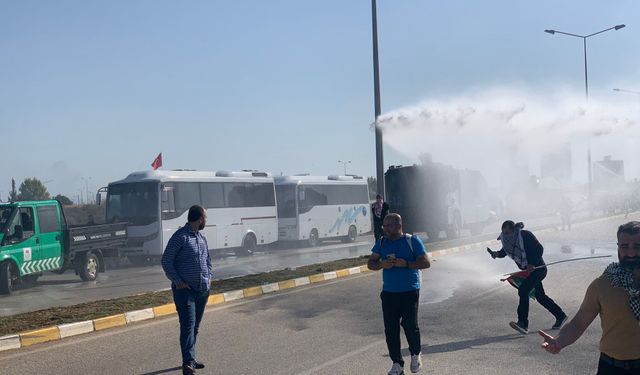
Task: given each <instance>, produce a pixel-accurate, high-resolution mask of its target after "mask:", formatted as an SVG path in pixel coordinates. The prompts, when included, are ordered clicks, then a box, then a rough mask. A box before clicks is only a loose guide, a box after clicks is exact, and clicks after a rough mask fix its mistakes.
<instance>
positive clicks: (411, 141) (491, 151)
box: [378, 89, 640, 186]
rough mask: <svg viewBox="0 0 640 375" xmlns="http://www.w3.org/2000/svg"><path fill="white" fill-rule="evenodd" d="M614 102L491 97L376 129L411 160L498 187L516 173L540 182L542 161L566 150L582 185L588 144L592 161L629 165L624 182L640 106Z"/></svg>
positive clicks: (436, 102)
mask: <svg viewBox="0 0 640 375" xmlns="http://www.w3.org/2000/svg"><path fill="white" fill-rule="evenodd" d="M612 97H613V98H612V99H611V100H603V99H598V98H592V99H590V100H589V101H588V102H587V101H586V100H585V97H584V93H582V94H580V93H571V92H567V91H563V92H556V93H554V94H549V93H548V92H547V93H545V94H544V95H543V94H537V93H532V92H528V91H525V90H517V89H490V90H483V91H476V92H473V93H467V94H461V95H457V96H452V97H448V98H438V99H428V100H425V101H423V102H421V103H419V104H416V105H413V106H409V107H405V108H400V109H397V110H394V111H391V112H388V113H385V114H383V115H382V116H381V117H380V118H379V120H378V123H379V125H380V127H381V129H382V131H383V134H384V141H385V143H386V144H387V145H388V146H391V147H392V148H394V149H395V150H397V151H398V152H400V153H401V154H403V155H404V156H406V157H407V158H409V159H411V160H416V161H417V160H418V159H419V157H420V155H421V154H424V153H428V154H430V155H431V156H432V157H433V160H434V161H437V162H442V163H445V164H450V165H453V166H455V167H458V168H468V169H476V170H480V171H481V172H482V173H483V174H484V175H485V177H486V178H487V179H488V180H489V182H490V184H491V185H493V186H497V184H498V182H499V180H500V179H501V178H504V175H505V173H504V171H505V170H508V169H509V168H513V166H514V165H518V166H524V168H528V169H529V173H530V174H532V175H537V176H539V175H540V171H539V160H540V157H541V156H542V155H544V154H548V153H553V152H556V151H557V150H558V149H560V148H562V147H567V146H568V145H569V146H570V147H571V150H572V151H571V152H572V160H573V162H572V163H573V168H572V169H573V175H574V176H573V177H574V178H573V179H574V180H578V181H581V182H582V183H584V182H585V181H586V175H587V164H586V150H587V144H588V143H589V142H590V143H591V145H592V149H593V161H596V160H600V159H601V158H602V157H603V156H604V155H612V156H613V157H614V159H616V158H617V159H624V160H625V163H626V164H627V167H626V170H627V171H628V172H630V173H627V177H629V176H631V177H637V176H638V174H640V173H638V172H640V163H638V162H636V161H635V158H634V154H635V153H636V150H637V149H638V147H640V146H639V143H640V142H639V141H638V140H640V127H639V126H638V125H639V124H638V123H639V122H640V121H639V117H640V116H639V115H640V98H638V97H624V96H622V95H612Z"/></svg>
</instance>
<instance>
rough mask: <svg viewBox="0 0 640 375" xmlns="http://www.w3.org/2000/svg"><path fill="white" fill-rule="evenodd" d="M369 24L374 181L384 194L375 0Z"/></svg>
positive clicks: (373, 0) (372, 3) (372, 2)
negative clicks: (374, 161) (371, 52)
mask: <svg viewBox="0 0 640 375" xmlns="http://www.w3.org/2000/svg"><path fill="white" fill-rule="evenodd" d="M371 26H372V36H373V97H374V99H373V100H374V108H375V120H374V121H375V122H374V124H375V132H376V183H377V188H378V194H382V195H384V154H383V149H382V146H383V143H382V129H380V126H379V125H378V117H379V116H380V112H381V109H380V69H379V67H378V16H377V11H376V0H371Z"/></svg>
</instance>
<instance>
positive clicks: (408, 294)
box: [367, 214, 431, 375]
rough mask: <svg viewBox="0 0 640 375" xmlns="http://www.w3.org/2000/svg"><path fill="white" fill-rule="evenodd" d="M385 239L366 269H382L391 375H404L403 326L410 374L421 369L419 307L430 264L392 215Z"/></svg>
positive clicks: (387, 221) (416, 241) (387, 220)
mask: <svg viewBox="0 0 640 375" xmlns="http://www.w3.org/2000/svg"><path fill="white" fill-rule="evenodd" d="M382 228H383V231H384V237H382V238H381V239H380V240H379V241H377V242H376V244H375V245H374V247H373V249H372V250H371V256H370V257H369V262H368V263H367V266H368V267H369V269H370V270H373V271H377V270H380V269H382V270H383V271H382V293H380V299H381V300H382V315H383V319H384V334H385V337H386V340H387V348H388V349H389V357H391V360H392V361H393V367H391V370H389V372H388V375H403V374H404V360H403V359H402V353H401V351H400V326H401V325H402V327H403V328H404V334H405V335H406V337H407V342H408V343H409V352H410V353H411V372H414V373H415V372H418V371H420V369H421V368H422V353H421V347H422V345H421V343H420V328H419V327H418V305H419V301H420V284H421V281H422V280H421V279H422V272H421V271H420V270H422V269H426V268H429V267H430V266H431V263H430V262H429V258H428V257H427V252H426V249H425V246H424V244H423V243H422V241H421V240H420V239H419V238H418V237H416V236H411V235H409V234H404V233H403V232H402V218H401V217H400V215H398V214H389V215H387V216H386V217H385V218H384V222H383V224H382Z"/></svg>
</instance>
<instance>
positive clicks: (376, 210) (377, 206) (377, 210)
mask: <svg viewBox="0 0 640 375" xmlns="http://www.w3.org/2000/svg"><path fill="white" fill-rule="evenodd" d="M383 205H384V203H378V202H376V203H374V204H373V214H374V215H376V217H377V218H378V219H381V218H382V207H383Z"/></svg>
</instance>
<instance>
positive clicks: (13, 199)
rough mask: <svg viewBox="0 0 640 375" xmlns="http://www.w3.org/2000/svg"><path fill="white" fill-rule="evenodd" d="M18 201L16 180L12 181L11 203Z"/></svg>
mask: <svg viewBox="0 0 640 375" xmlns="http://www.w3.org/2000/svg"><path fill="white" fill-rule="evenodd" d="M17 200H18V192H17V191H16V180H14V179H13V178H12V179H11V192H9V202H15V201H17Z"/></svg>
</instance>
